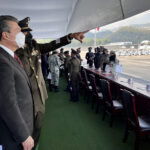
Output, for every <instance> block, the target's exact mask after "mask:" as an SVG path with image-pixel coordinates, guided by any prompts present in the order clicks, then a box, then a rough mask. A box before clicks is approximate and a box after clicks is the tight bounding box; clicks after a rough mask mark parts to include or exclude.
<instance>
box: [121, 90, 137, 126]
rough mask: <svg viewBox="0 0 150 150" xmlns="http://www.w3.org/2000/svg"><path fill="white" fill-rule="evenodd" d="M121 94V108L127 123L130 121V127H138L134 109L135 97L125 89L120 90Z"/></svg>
mask: <svg viewBox="0 0 150 150" xmlns="http://www.w3.org/2000/svg"><path fill="white" fill-rule="evenodd" d="M121 94H122V101H123V107H124V110H125V113H126V117H127V119H128V121H130V122H131V123H132V125H134V126H136V127H139V121H138V116H137V112H136V107H135V96H134V95H133V94H132V93H131V92H129V91H128V90H125V89H121Z"/></svg>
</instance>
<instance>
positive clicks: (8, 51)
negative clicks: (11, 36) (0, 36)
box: [0, 44, 14, 58]
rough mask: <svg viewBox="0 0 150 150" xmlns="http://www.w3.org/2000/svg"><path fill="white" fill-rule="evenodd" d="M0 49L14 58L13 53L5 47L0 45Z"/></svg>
mask: <svg viewBox="0 0 150 150" xmlns="http://www.w3.org/2000/svg"><path fill="white" fill-rule="evenodd" d="M0 47H1V48H3V49H4V50H5V51H6V52H7V53H8V54H10V55H11V56H12V57H13V58H14V52H13V51H12V50H10V49H9V48H7V47H6V46H4V45H2V44H0Z"/></svg>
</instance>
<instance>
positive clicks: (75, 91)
mask: <svg viewBox="0 0 150 150" xmlns="http://www.w3.org/2000/svg"><path fill="white" fill-rule="evenodd" d="M71 86H72V90H71V92H70V96H71V101H74V102H76V101H79V75H78V74H74V75H73V76H71Z"/></svg>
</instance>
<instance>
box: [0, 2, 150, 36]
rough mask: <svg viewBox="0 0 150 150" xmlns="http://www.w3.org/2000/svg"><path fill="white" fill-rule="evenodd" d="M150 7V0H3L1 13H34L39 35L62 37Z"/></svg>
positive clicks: (33, 24) (34, 21)
mask: <svg viewBox="0 0 150 150" xmlns="http://www.w3.org/2000/svg"><path fill="white" fill-rule="evenodd" d="M149 9H150V0H26V1H24V0H0V14H1V15H13V16H15V17H17V18H18V19H19V20H22V19H23V18H25V17H30V18H31V21H30V27H31V28H32V29H33V35H34V37H35V38H58V37H61V36H64V35H66V34H67V33H71V32H78V31H84V30H89V29H93V28H96V27H99V26H104V25H106V24H110V23H113V22H116V21H118V20H121V19H124V18H128V17H130V16H133V15H136V14H138V13H141V12H143V11H146V10H149Z"/></svg>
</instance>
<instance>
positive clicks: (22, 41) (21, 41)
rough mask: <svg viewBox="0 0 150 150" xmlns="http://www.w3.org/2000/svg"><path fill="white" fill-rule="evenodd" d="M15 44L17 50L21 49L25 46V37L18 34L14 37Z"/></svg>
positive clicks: (20, 33)
mask: <svg viewBox="0 0 150 150" xmlns="http://www.w3.org/2000/svg"><path fill="white" fill-rule="evenodd" d="M15 41H16V43H17V45H18V47H19V48H21V47H23V46H24V44H25V35H24V34H23V33H22V32H19V33H18V34H17V35H16V40H15Z"/></svg>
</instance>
